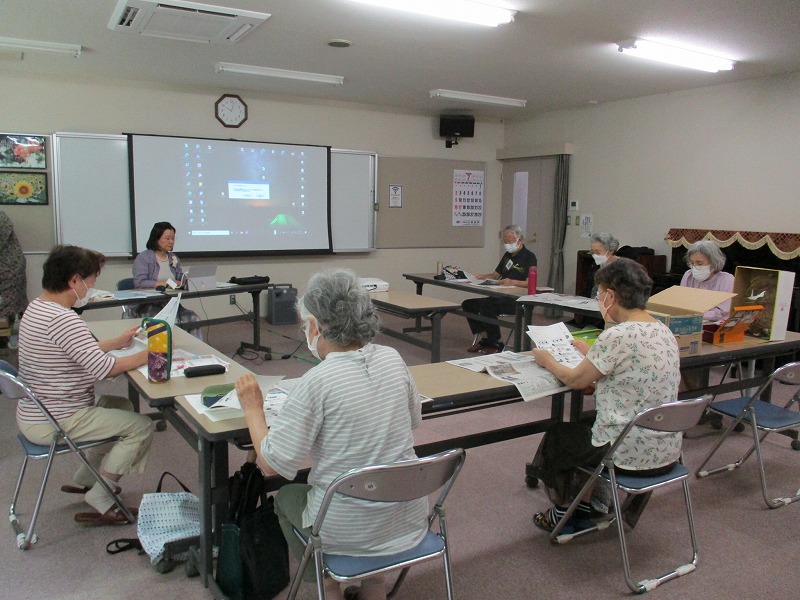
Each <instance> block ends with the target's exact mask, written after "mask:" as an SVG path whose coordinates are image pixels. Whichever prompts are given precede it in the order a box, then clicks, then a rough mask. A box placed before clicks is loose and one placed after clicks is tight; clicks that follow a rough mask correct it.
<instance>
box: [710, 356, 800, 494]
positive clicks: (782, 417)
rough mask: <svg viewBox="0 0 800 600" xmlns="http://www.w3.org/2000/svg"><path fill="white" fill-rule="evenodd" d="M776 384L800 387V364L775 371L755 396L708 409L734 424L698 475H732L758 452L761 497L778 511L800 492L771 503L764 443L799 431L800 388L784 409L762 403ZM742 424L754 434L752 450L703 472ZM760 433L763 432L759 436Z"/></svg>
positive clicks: (791, 364)
mask: <svg viewBox="0 0 800 600" xmlns="http://www.w3.org/2000/svg"><path fill="white" fill-rule="evenodd" d="M775 381H777V382H779V383H782V384H787V385H794V386H800V362H792V363H788V364H785V365H783V366H782V367H779V368H778V369H776V370H775V372H774V373H773V374H772V375H770V377H769V379H768V380H767V381H765V382H764V383H763V384H762V385H761V387H759V388H758V389H757V390H756V391H755V393H754V394H753V395H752V396H743V397H741V398H733V399H731V400H720V401H719V402H714V403H713V404H711V405H709V407H708V409H709V410H710V411H712V412H714V413H716V414H719V415H722V416H726V417H731V418H732V419H733V421H732V422H731V424H730V425H728V427H727V429H725V431H724V432H723V433H722V435H721V436H720V438H719V439H718V440H717V442H716V443H715V444H714V446H713V447H712V448H711V451H710V452H709V453H708V455H706V457H705V458H704V459H703V462H702V464H701V465H700V467H699V468H698V469H697V472H696V473H695V474H696V475H697V477H706V476H707V475H713V474H714V473H720V472H722V471H733V470H734V469H736V468H738V467H740V466H741V465H742V464H744V462H745V461H746V460H747V459H748V458H750V455H752V454H753V451H755V453H756V459H757V460H758V472H759V475H760V477H761V493H762V494H763V496H764V501H765V502H766V503H767V506H769V507H770V508H778V507H780V506H784V505H786V504H791V503H792V502H797V501H798V500H800V490H798V492H797V493H796V494H795V495H794V496H789V497H784V498H780V497H779V498H773V499H770V497H769V493H768V491H767V475H766V473H765V471H764V460H763V456H762V452H761V442H763V441H764V438H766V437H767V435H769V434H770V433H771V432H773V431H775V432H777V431H786V430H787V429H793V428H796V427H800V412H798V408H797V407H798V406H800V387H798V389H797V391H796V392H795V394H794V396H792V397H791V398H790V399H789V401H788V402H787V403H786V405H785V406H783V407H781V406H777V405H775V404H771V403H769V402H766V401H764V400H761V399H760V398H761V396H762V395H763V394H764V392H765V391H767V390H769V389H771V387H772V384H773V382H775ZM793 406H794V407H795V409H794V410H792V407H793ZM740 423H746V424H749V425H750V429H751V431H752V432H753V445H752V446H750V449H749V450H747V452H745V453H744V454H743V455H742V457H741V458H740V459H739V460H737V461H736V462H733V463H730V464H727V465H724V466H722V467H717V468H715V469H703V467H705V466H706V464H707V463H708V461H709V460H710V459H711V457H712V456H713V455H714V453H715V452H716V451H717V449H719V447H720V446H721V445H722V443H723V442H724V441H725V440H726V439H727V438H728V436H729V435H730V434H731V432H732V431H734V429H735V428H736V427H737V425H739V424H740ZM759 431H762V432H763V434H762V435H760V436H759ZM792 447H793V448H795V447H796V445H795V444H794V442H793V443H792Z"/></svg>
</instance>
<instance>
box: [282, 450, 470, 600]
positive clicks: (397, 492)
mask: <svg viewBox="0 0 800 600" xmlns="http://www.w3.org/2000/svg"><path fill="white" fill-rule="evenodd" d="M465 458H466V453H465V452H464V450H462V449H460V448H457V449H453V450H447V451H445V452H441V453H439V454H434V455H432V456H426V457H424V458H416V459H413V460H403V461H398V462H395V463H391V464H387V465H376V466H370V467H364V468H361V469H353V470H352V471H349V472H347V473H345V474H344V475H340V476H339V477H337V478H336V479H335V480H334V481H332V482H331V484H330V485H329V486H328V489H327V490H326V491H325V496H324V498H323V499H322V504H321V505H320V509H319V513H318V514H317V518H316V519H315V521H314V524H313V525H312V526H311V536H310V537H308V538H306V537H305V536H304V535H303V534H302V533H301V532H300V531H298V530H297V529H295V530H294V532H295V535H297V537H298V538H300V539H301V540H302V541H303V542H304V543H305V544H306V548H305V552H304V553H303V557H302V559H301V560H300V566H299V567H298V568H297V571H296V572H295V575H294V578H293V579H292V585H291V588H290V590H289V595H288V596H287V598H288V600H293V599H294V598H295V596H296V595H297V591H298V589H299V587H300V582H301V580H302V578H303V572H304V571H305V569H306V565H307V564H308V561H309V560H311V558H312V555H313V560H314V567H315V569H316V573H317V594H318V595H319V598H320V600H325V589H324V586H323V577H324V576H326V575H327V576H329V577H332V578H333V579H334V580H336V581H340V582H349V581H355V580H357V579H361V578H364V577H370V576H372V575H378V574H381V573H386V572H388V571H393V570H396V569H402V571H401V573H400V575H399V576H398V578H397V581H396V582H395V584H394V587H393V588H392V590H391V591H390V592H389V593H388V594H387V598H391V597H392V596H394V594H395V593H396V592H397V590H398V589H399V588H400V585H401V584H402V582H403V580H404V579H405V576H406V574H407V573H408V570H409V568H410V567H411V566H412V565H415V564H417V563H421V562H424V561H428V560H433V559H436V558H442V560H443V562H444V575H445V585H446V587H447V598H448V600H452V599H453V580H452V574H451V571H450V554H449V546H448V540H447V527H446V522H445V521H446V519H445V509H444V501H445V498H446V497H447V494H448V493H449V492H450V488H451V487H452V486H453V483H454V482H455V480H456V477H457V476H458V473H459V471H460V470H461V466H462V465H463V464H464V459H465ZM439 490H440V492H439V496H438V498H437V500H436V503H435V504H434V506H433V509H432V510H431V511H430V513H429V515H428V531H427V533H426V534H425V537H424V538H423V539H422V541H421V542H420V543H419V544H417V545H416V546H415V547H414V548H411V549H410V550H406V551H405V552H400V553H397V554H391V555H383V556H345V555H340V554H337V555H332V554H326V553H325V552H324V551H323V548H322V542H321V540H320V536H319V532H320V528H321V527H322V523H323V521H324V519H325V514H326V513H327V511H328V506H329V505H330V503H331V500H332V499H333V497H334V495H336V494H342V495H345V496H350V497H352V498H360V499H363V500H370V501H372V502H406V501H409V500H415V499H417V498H422V497H426V496H428V495H430V494H432V493H434V492H436V491H439ZM436 521H438V531H434V530H433V529H432V527H433V526H434V522H436Z"/></svg>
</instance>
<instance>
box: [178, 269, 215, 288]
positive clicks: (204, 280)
mask: <svg viewBox="0 0 800 600" xmlns="http://www.w3.org/2000/svg"><path fill="white" fill-rule="evenodd" d="M185 273H186V281H187V286H186V289H187V290H189V291H190V292H201V291H204V290H215V289H217V265H192V266H191V267H187V268H186V269H185Z"/></svg>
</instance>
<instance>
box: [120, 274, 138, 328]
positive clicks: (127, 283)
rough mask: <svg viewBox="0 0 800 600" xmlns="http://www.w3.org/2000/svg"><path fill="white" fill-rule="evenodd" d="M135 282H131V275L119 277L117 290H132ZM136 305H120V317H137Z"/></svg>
mask: <svg viewBox="0 0 800 600" xmlns="http://www.w3.org/2000/svg"><path fill="white" fill-rule="evenodd" d="M135 287H136V286H135V284H134V283H133V277H126V278H125V279H120V280H119V281H118V282H117V291H120V290H132V289H135ZM137 308H138V305H135V304H133V305H127V304H126V305H125V306H123V307H122V318H123V319H137V318H139V313H138V311H137Z"/></svg>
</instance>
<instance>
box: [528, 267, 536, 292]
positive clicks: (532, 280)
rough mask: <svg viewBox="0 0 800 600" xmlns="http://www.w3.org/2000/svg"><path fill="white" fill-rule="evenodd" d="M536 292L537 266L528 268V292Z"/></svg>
mask: <svg viewBox="0 0 800 600" xmlns="http://www.w3.org/2000/svg"><path fill="white" fill-rule="evenodd" d="M535 293H536V267H531V268H530V269H528V294H535Z"/></svg>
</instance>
